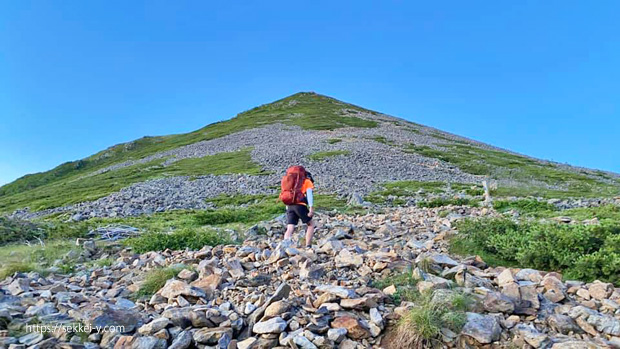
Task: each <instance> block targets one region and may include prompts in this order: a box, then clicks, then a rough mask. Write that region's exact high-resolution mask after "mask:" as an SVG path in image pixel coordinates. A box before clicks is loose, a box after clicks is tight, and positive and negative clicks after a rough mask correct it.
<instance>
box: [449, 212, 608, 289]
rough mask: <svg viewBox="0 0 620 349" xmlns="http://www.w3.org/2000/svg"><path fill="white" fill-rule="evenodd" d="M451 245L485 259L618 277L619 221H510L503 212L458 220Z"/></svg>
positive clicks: (585, 276) (571, 274)
mask: <svg viewBox="0 0 620 349" xmlns="http://www.w3.org/2000/svg"><path fill="white" fill-rule="evenodd" d="M457 229H458V230H459V232H460V234H459V236H457V237H455V238H454V239H453V241H452V247H453V251H454V252H456V253H461V254H472V253H477V254H480V255H481V256H482V257H483V258H486V257H487V256H488V257H490V258H489V259H485V260H486V261H487V263H490V264H499V263H505V264H507V265H518V266H520V267H525V268H534V269H540V270H555V271H560V272H562V273H563V274H564V276H565V277H567V278H572V279H580V280H584V281H592V280H594V279H600V280H605V281H609V282H615V283H617V282H620V225H619V224H617V223H610V224H602V225H591V226H586V225H567V224H558V223H543V222H514V221H511V220H509V219H504V218H494V219H478V220H465V221H461V222H459V223H458V224H457Z"/></svg>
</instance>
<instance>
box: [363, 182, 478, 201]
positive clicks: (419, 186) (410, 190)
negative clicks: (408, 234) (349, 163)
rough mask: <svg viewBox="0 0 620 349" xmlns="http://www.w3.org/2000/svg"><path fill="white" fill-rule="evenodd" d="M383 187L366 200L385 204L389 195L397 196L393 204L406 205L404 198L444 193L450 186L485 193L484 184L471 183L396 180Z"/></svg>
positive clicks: (476, 193)
mask: <svg viewBox="0 0 620 349" xmlns="http://www.w3.org/2000/svg"><path fill="white" fill-rule="evenodd" d="M382 187H383V189H382V190H378V191H375V192H372V193H370V194H368V195H367V196H366V200H368V201H369V202H372V203H376V204H385V203H386V202H387V200H388V197H396V199H394V200H393V201H392V204H393V205H404V204H405V203H406V202H405V200H404V198H406V197H412V196H416V195H417V194H419V193H421V194H424V195H428V194H442V193H445V192H447V191H448V188H450V189H451V190H452V191H456V192H459V193H464V194H468V195H472V196H478V195H482V193H483V190H482V186H480V185H476V184H469V183H445V182H421V181H395V182H388V183H384V184H383V185H382ZM446 205H447V203H446ZM440 206H445V205H440ZM435 207H437V206H435Z"/></svg>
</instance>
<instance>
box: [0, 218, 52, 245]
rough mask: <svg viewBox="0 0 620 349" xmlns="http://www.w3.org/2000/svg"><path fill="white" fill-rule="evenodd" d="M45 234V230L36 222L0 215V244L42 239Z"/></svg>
mask: <svg viewBox="0 0 620 349" xmlns="http://www.w3.org/2000/svg"><path fill="white" fill-rule="evenodd" d="M45 236H46V233H45V230H44V229H43V228H42V227H41V226H39V225H37V224H34V223H30V222H28V221H22V220H18V219H10V218H7V217H0V246H1V245H6V244H9V243H12V242H17V241H32V240H36V239H38V238H41V239H42V238H45Z"/></svg>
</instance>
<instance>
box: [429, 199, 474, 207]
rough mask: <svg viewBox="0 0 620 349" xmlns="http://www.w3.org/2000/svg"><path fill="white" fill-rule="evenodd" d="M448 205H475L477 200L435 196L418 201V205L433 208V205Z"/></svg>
mask: <svg viewBox="0 0 620 349" xmlns="http://www.w3.org/2000/svg"><path fill="white" fill-rule="evenodd" d="M448 205H453V206H472V207H477V206H478V201H476V200H472V199H468V198H450V199H446V198H436V199H432V200H424V201H420V202H418V207H428V208H434V207H443V206H448Z"/></svg>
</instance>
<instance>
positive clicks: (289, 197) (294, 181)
mask: <svg viewBox="0 0 620 349" xmlns="http://www.w3.org/2000/svg"><path fill="white" fill-rule="evenodd" d="M305 180H306V169H305V168H303V167H302V166H291V167H289V168H288V169H287V170H286V174H285V175H284V177H282V182H281V183H280V187H281V191H280V200H281V201H282V202H283V203H284V204H285V205H295V204H299V203H302V202H303V200H304V193H302V192H301V188H302V186H303V185H304V181H305Z"/></svg>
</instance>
